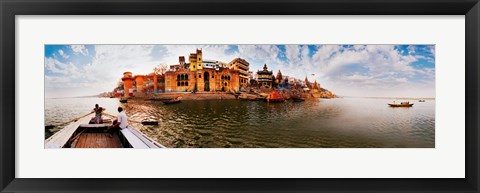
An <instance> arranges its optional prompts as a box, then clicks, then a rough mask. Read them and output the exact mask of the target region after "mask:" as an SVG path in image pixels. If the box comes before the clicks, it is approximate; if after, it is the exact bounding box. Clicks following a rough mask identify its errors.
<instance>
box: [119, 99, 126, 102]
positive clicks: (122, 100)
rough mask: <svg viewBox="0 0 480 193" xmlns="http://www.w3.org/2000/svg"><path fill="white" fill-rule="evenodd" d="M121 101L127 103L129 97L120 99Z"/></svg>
mask: <svg viewBox="0 0 480 193" xmlns="http://www.w3.org/2000/svg"><path fill="white" fill-rule="evenodd" d="M120 102H121V103H127V102H128V99H120Z"/></svg>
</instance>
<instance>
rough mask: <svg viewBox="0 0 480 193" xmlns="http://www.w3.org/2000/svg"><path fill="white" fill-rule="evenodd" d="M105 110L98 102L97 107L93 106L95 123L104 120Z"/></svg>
mask: <svg viewBox="0 0 480 193" xmlns="http://www.w3.org/2000/svg"><path fill="white" fill-rule="evenodd" d="M104 110H105V109H104V108H102V107H100V106H98V104H95V108H93V112H95V118H94V121H95V124H100V123H102V122H103V119H102V112H103V111H104Z"/></svg>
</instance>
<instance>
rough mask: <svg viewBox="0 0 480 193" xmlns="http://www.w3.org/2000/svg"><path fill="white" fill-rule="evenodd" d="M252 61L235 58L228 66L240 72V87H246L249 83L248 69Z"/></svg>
mask: <svg viewBox="0 0 480 193" xmlns="http://www.w3.org/2000/svg"><path fill="white" fill-rule="evenodd" d="M249 66H250V63H248V62H247V61H246V60H244V59H242V58H235V59H233V60H232V61H231V62H230V63H228V67H229V68H230V69H231V70H236V71H238V72H239V74H240V87H246V86H247V84H248V69H249Z"/></svg>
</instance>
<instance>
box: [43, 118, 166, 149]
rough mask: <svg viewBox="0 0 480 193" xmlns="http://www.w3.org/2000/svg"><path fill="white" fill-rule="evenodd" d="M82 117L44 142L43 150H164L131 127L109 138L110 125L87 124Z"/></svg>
mask: <svg viewBox="0 0 480 193" xmlns="http://www.w3.org/2000/svg"><path fill="white" fill-rule="evenodd" d="M90 119H91V117H88V116H86V117H83V118H81V119H79V120H78V121H76V122H72V123H70V124H68V125H67V126H65V127H64V128H63V129H62V130H60V131H58V132H56V133H55V134H53V135H52V136H51V137H49V138H48V139H46V140H45V148H47V149H50V148H139V149H148V148H165V146H163V145H161V144H159V143H157V142H156V141H154V140H153V139H151V138H149V137H148V136H146V135H145V134H143V133H141V132H140V131H138V130H137V129H135V128H133V127H132V126H128V127H127V128H125V129H122V130H120V131H118V132H116V133H114V134H113V137H109V136H108V133H106V132H105V130H106V129H107V128H108V127H109V126H110V125H111V123H103V124H89V122H90Z"/></svg>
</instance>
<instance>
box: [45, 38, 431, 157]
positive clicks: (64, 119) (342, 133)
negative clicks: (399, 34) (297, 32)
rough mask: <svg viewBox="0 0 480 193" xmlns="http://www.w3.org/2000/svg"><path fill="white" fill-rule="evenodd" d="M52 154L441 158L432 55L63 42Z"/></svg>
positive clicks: (51, 93) (399, 49)
mask: <svg viewBox="0 0 480 193" xmlns="http://www.w3.org/2000/svg"><path fill="white" fill-rule="evenodd" d="M44 53H45V54H44V77H45V79H44V81H45V82H44V83H45V96H44V97H45V104H44V106H45V111H44V121H45V122H44V123H45V124H44V127H45V136H44V140H45V143H44V148H47V149H52V148H138V149H146V148H435V45H392V44H384V45H382V44H367V45H360V44H358V45H357V44H356V45H349V44H338V45H334V44H312V45H297V44H259V45H256V44H207V45H198V44H192V45H183V44H182V45H163V44H158V45H156V44H151V45H150V44H147V45H119V44H115V45H104V44H99V45H95V44H85V45H80V44H75V45H73V44H65V45H60V44H55V45H53V44H52V45H45V47H44Z"/></svg>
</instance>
